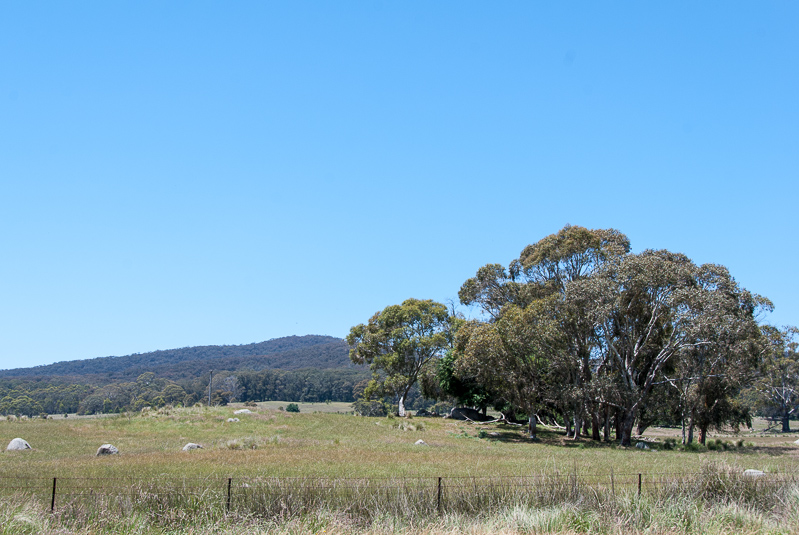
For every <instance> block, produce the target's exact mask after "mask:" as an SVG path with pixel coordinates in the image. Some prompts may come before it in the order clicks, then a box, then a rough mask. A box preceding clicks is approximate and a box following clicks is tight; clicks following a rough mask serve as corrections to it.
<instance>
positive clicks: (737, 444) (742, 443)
mask: <svg viewBox="0 0 799 535" xmlns="http://www.w3.org/2000/svg"><path fill="white" fill-rule="evenodd" d="M735 445H736V446H738V448H739V449H742V448H743V447H744V439H742V438H741V439H738V442H737V443H736V444H735Z"/></svg>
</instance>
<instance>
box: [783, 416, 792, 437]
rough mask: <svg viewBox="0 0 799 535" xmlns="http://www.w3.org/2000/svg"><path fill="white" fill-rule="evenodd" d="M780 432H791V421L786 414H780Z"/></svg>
mask: <svg viewBox="0 0 799 535" xmlns="http://www.w3.org/2000/svg"><path fill="white" fill-rule="evenodd" d="M782 432H783V433H790V432H791V421H790V419H789V417H788V415H787V414H783V415H782Z"/></svg>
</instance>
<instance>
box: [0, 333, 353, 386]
mask: <svg viewBox="0 0 799 535" xmlns="http://www.w3.org/2000/svg"><path fill="white" fill-rule="evenodd" d="M218 359H225V360H224V362H218ZM189 362H191V363H192V365H191V366H185V365H184V366H181V365H183V364H185V363H189ZM215 364H219V365H220V367H222V368H224V369H228V370H230V369H242V368H246V369H253V370H263V369H283V370H297V369H301V368H318V369H332V368H342V367H348V366H351V365H352V363H351V362H350V360H349V356H348V347H347V343H346V342H345V341H344V340H342V339H341V338H335V337H332V336H319V335H306V336H286V337H283V338H275V339H273V340H268V341H266V342H260V343H255V344H245V345H230V346H197V347H184V348H180V349H168V350H162V351H153V352H150V353H139V354H134V355H126V356H123V357H100V358H94V359H86V360H75V361H68V362H56V363H55V364H49V365H46V366H35V367H32V368H16V369H12V370H0V377H53V376H73V377H74V376H81V375H105V376H106V377H118V378H121V377H131V376H132V377H135V376H136V375H138V374H140V373H142V372H144V371H153V372H156V373H158V372H162V373H163V374H164V375H165V376H175V375H177V376H186V375H187V373H186V372H188V375H194V374H195V373H197V372H200V373H202V371H203V370H206V369H211V368H213V367H214V365H215ZM189 369H191V371H189Z"/></svg>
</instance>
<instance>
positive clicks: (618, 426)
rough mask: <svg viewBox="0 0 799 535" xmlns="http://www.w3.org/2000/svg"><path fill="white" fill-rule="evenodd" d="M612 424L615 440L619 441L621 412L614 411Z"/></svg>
mask: <svg viewBox="0 0 799 535" xmlns="http://www.w3.org/2000/svg"><path fill="white" fill-rule="evenodd" d="M613 419H614V422H613V423H614V424H616V440H621V435H622V432H621V428H622V412H621V410H619V409H616V414H615V415H614V416H613Z"/></svg>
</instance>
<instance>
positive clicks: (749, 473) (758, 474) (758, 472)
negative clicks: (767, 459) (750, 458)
mask: <svg viewBox="0 0 799 535" xmlns="http://www.w3.org/2000/svg"><path fill="white" fill-rule="evenodd" d="M744 475H745V476H747V477H763V476H764V475H766V473H765V472H763V471H762V470H753V469H751V468H750V469H748V470H744Z"/></svg>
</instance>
